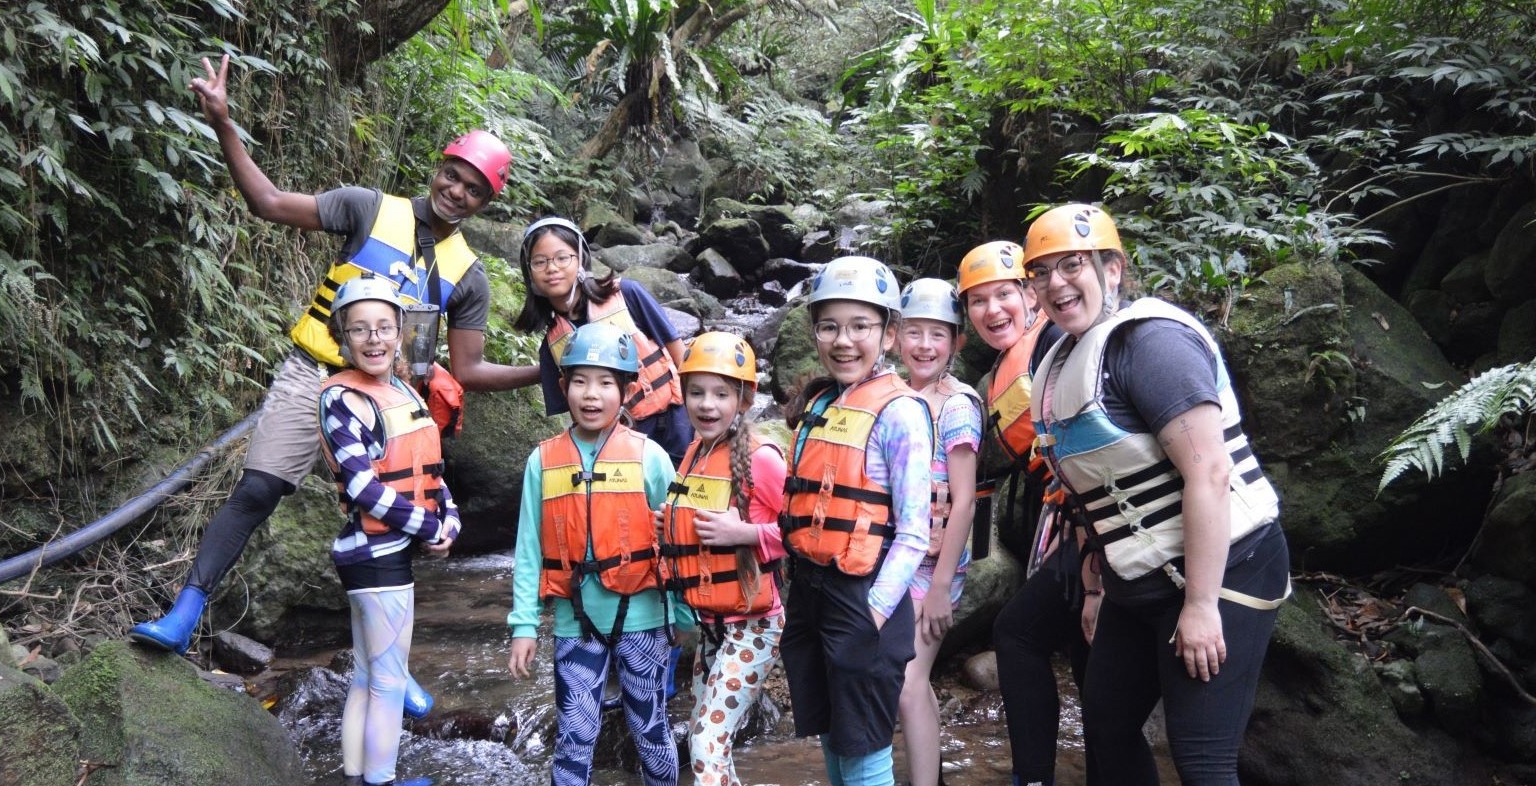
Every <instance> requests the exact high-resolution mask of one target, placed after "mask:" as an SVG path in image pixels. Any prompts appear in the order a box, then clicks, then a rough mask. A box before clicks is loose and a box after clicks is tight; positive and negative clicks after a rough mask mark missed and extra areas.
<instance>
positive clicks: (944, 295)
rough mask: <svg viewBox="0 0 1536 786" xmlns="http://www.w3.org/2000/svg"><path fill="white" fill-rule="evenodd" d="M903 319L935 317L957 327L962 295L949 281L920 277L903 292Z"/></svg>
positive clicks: (934, 318) (960, 323) (959, 324)
mask: <svg viewBox="0 0 1536 786" xmlns="http://www.w3.org/2000/svg"><path fill="white" fill-rule="evenodd" d="M901 318H902V319H933V320H937V321H939V322H945V323H948V324H951V325H954V326H955V327H960V326H961V325H963V324H964V323H963V322H961V321H960V296H959V295H958V294H957V293H956V292H955V287H954V285H953V284H950V283H949V282H948V281H943V280H941V279H937V278H919V279H917V280H915V281H913V282H912V283H910V284H908V285H907V288H906V289H904V290H902V292H901Z"/></svg>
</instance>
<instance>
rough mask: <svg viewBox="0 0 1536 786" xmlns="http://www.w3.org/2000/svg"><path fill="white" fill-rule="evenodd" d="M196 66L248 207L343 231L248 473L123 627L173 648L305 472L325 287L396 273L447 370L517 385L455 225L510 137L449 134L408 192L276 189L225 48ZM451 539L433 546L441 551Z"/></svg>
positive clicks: (313, 453)
mask: <svg viewBox="0 0 1536 786" xmlns="http://www.w3.org/2000/svg"><path fill="white" fill-rule="evenodd" d="M203 67H204V69H205V72H206V73H205V76H204V77H202V78H197V79H193V80H192V84H191V85H189V86H188V87H189V89H190V90H192V92H194V93H196V94H197V97H198V99H199V101H200V102H201V104H202V108H203V114H204V115H205V116H206V118H207V120H208V125H209V126H210V127H212V128H213V130H214V133H216V134H217V135H218V139H219V146H220V148H221V149H222V151H223V154H224V160H225V162H226V163H227V164H228V166H229V172H230V176H231V177H232V179H233V180H234V183H235V187H236V188H238V189H240V194H241V196H243V197H245V202H246V205H248V206H249V207H250V209H251V212H252V213H254V214H255V215H256V216H257V217H259V218H263V219H266V220H268V221H272V222H275V223H279V224H284V225H287V226H291V227H297V228H299V229H304V230H324V231H326V232H329V233H331V234H335V235H341V236H342V237H343V238H344V240H343V244H342V248H341V252H340V254H339V255H338V257H337V260H336V261H335V263H334V264H332V266H331V268H330V270H329V271H328V272H327V274H326V276H325V279H324V280H323V281H322V282H321V284H320V286H319V288H318V289H317V290H316V291H315V297H314V300H313V302H312V303H311V304H310V306H309V308H307V309H306V310H305V313H304V314H303V315H302V316H301V317H300V318H299V321H298V323H297V324H296V325H294V327H293V329H292V331H291V332H290V335H291V336H292V337H293V340H294V344H295V346H294V349H293V351H292V352H291V353H290V354H289V356H288V357H287V359H286V360H285V361H284V362H283V364H282V366H281V367H280V368H279V369H278V372H277V375H276V377H275V378H274V379H273V382H272V387H271V388H270V389H269V391H268V393H267V396H266V398H265V400H264V401H263V402H262V408H261V418H260V420H259V421H258V422H257V425H256V430H255V432H254V433H253V434H252V436H251V441H250V446H249V448H248V449H247V452H246V457H245V471H244V474H243V475H242V476H241V478H240V481H239V482H238V483H237V484H236V485H235V488H234V490H233V491H232V492H231V493H230V496H229V499H228V500H226V501H225V503H224V505H223V506H222V507H220V508H219V510H218V512H217V513H215V514H214V517H213V519H212V520H211V521H210V522H209V524H208V528H207V530H206V531H205V532H204V534H203V539H202V542H201V543H200V544H199V545H198V552H197V557H196V559H195V561H194V562H193V565H192V571H191V575H190V576H188V578H187V582H186V584H185V586H183V587H182V589H181V591H180V593H179V594H178V595H177V598H176V603H175V605H174V606H173V607H172V609H171V611H170V612H169V613H168V614H167V615H166V616H165V617H163V618H161V619H158V620H154V621H151V622H144V623H140V624H138V625H135V626H134V627H133V630H132V631H131V632H130V634H129V635H130V636H131V637H132V638H133V639H134V640H136V641H139V642H141V643H144V644H148V645H151V646H154V647H158V648H161V649H166V650H171V651H175V652H178V653H180V652H185V651H186V650H187V647H188V645H189V644H190V642H191V637H192V631H193V629H194V628H195V627H196V625H197V621H198V618H199V617H200V616H201V615H202V611H203V607H204V605H205V604H206V601H207V596H208V595H209V594H210V593H212V592H213V590H214V588H215V587H216V586H217V585H218V583H219V581H220V580H221V579H222V578H223V577H224V574H225V573H226V572H227V571H228V570H229V568H230V567H232V566H233V565H234V563H235V561H236V560H237V559H239V557H240V553H241V552H242V551H243V550H244V549H245V544H246V542H247V541H248V540H249V539H250V536H251V534H252V533H253V532H254V531H255V529H256V528H257V527H258V526H260V525H261V523H262V522H264V521H266V520H267V517H268V516H270V515H271V514H272V511H273V510H274V509H276V508H277V504H278V502H279V501H281V500H282V498H283V497H284V496H285V495H287V494H290V493H292V492H293V491H294V489H295V488H296V487H297V485H298V483H299V482H300V481H301V480H303V478H304V476H305V475H307V474H309V471H310V468H311V466H312V465H313V464H314V462H315V459H316V458H317V457H318V456H319V455H320V441H319V439H318V438H317V436H316V432H315V427H314V419H315V412H316V411H317V407H318V406H319V395H320V387H321V383H322V382H323V381H324V380H325V377H326V376H327V374H328V373H329V372H330V371H331V370H333V369H336V368H339V367H341V365H342V360H341V357H340V354H339V350H338V347H337V345H336V342H335V341H334V340H333V339H332V338H331V336H330V334H329V332H328V331H327V328H326V321H327V320H328V319H329V317H330V308H331V302H332V299H333V298H334V297H335V296H336V292H337V290H339V289H340V288H341V285H342V284H343V283H344V282H346V281H347V280H349V279H352V278H355V277H357V276H359V275H363V274H364V273H372V274H373V275H375V276H378V277H380V278H384V279H388V280H389V281H391V282H392V283H393V284H394V286H395V287H396V289H397V294H398V295H399V297H400V299H401V301H402V302H403V303H406V304H408V305H413V304H414V305H425V306H435V307H436V308H437V309H438V311H439V313H442V314H444V315H446V317H447V324H448V354H449V357H450V358H451V362H452V365H453V376H454V378H456V379H457V380H458V381H459V382H460V383H462V385H463V386H464V387H465V388H468V389H471V390H505V389H510V388H511V387H513V378H512V376H511V372H512V370H513V369H512V367H510V366H504V365H498V364H494V363H489V362H486V360H485V357H484V349H485V325H486V319H487V316H488V314H489V311H490V283H489V281H488V280H487V278H486V275H485V268H484V267H483V266H482V264H481V263H480V261H479V260H478V259H477V258H476V256H475V254H474V252H473V251H471V250H470V249H469V246H468V245H467V244H466V243H465V241H464V238H463V236H462V235H461V234H460V233H459V231H458V224H459V222H460V221H462V220H464V219H466V218H468V217H470V216H472V215H474V214H476V213H478V212H480V211H481V210H482V209H483V208H485V206H486V205H488V204H489V203H490V201H491V199H493V198H494V197H495V196H496V194H498V193H500V191H501V189H502V187H503V186H504V185H505V184H506V181H507V177H508V175H509V174H510V170H511V164H512V154H511V152H510V151H508V150H507V146H506V145H504V144H502V142H501V140H499V139H497V138H496V137H495V136H493V135H491V134H490V133H487V132H485V131H478V130H477V131H471V132H469V133H467V134H465V135H463V136H461V137H459V138H458V139H455V140H454V141H453V142H451V143H450V144H449V145H448V146H447V147H446V148H445V149H444V150H443V155H444V158H443V162H442V165H441V166H440V167H438V169H437V172H436V173H435V174H434V175H433V177H432V180H431V182H430V183H429V184H428V189H427V192H428V193H427V195H426V196H425V197H417V198H414V199H407V198H404V197H398V196H392V195H389V194H384V193H382V192H380V191H378V190H376V189H368V188H360V187H343V188H337V189H334V190H331V191H326V192H324V193H321V194H318V195H316V194H304V193H297V192H292V191H283V190H281V189H279V188H277V187H276V186H275V185H273V183H272V181H271V180H270V179H269V178H268V177H267V175H266V174H265V173H263V172H262V171H261V168H260V167H258V166H257V165H256V162H255V161H254V160H253V159H252V158H251V155H250V153H249V152H247V151H246V149H245V145H244V144H242V143H241V141H240V132H239V129H238V127H237V126H236V125H235V123H234V121H233V120H231V119H230V116H229V99H228V93H227V90H226V81H227V77H228V74H229V57H228V56H227V55H226V56H225V57H224V59H223V60H222V62H221V63H220V65H219V68H218V70H217V71H215V70H214V68H213V65H212V64H211V63H210V62H209V61H208V60H207V59H206V58H205V59H204V60H203ZM434 348H435V347H434ZM449 545H450V544H449V543H444V544H442V545H440V546H435V547H430V548H429V549H428V550H429V551H431V552H432V553H433V554H434V555H437V556H441V555H443V554H446V553H447V551H448V546H449ZM414 687H415V686H414V685H413V688H414ZM430 703H431V698H430V697H429V696H425V694H422V693H420V692H419V690H413V692H412V697H411V698H410V699H408V703H407V711H408V712H411V713H412V714H418V713H419V714H424V713H425V712H426V710H427V709H429V708H430Z"/></svg>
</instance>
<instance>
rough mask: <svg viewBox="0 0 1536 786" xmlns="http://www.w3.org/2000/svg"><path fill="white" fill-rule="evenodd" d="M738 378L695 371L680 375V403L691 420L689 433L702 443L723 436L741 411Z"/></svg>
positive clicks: (740, 387)
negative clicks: (681, 386) (681, 391)
mask: <svg viewBox="0 0 1536 786" xmlns="http://www.w3.org/2000/svg"><path fill="white" fill-rule="evenodd" d="M743 387H744V385H743V384H742V383H741V381H740V380H735V379H727V378H725V377H722V376H720V375H719V374H710V373H707V372H702V371H697V372H693V373H690V374H687V375H685V376H684V377H683V405H684V406H685V407H687V408H688V419H689V420H690V421H692V422H693V433H694V434H697V435H698V436H699V438H700V439H702V440H704V442H705V443H706V444H713V443H714V442H716V441H717V440H719V439H720V438H722V437H724V436H725V435H726V433H727V432H728V431H730V429H731V424H732V423H734V422H735V421H736V413H738V412H740V411H741V406H742V401H741V398H742V394H741V391H742V388H743Z"/></svg>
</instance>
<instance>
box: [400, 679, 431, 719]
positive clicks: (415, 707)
mask: <svg viewBox="0 0 1536 786" xmlns="http://www.w3.org/2000/svg"><path fill="white" fill-rule="evenodd" d="M407 676H409V675H407ZM431 711H432V694H430V693H428V692H427V689H426V688H423V687H421V683H419V682H417V681H416V678H415V677H411V678H410V681H409V682H407V683H405V714H406V715H409V716H411V717H412V718H425V717H427V713H429V712H431Z"/></svg>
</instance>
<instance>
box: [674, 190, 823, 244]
mask: <svg viewBox="0 0 1536 786" xmlns="http://www.w3.org/2000/svg"><path fill="white" fill-rule="evenodd" d="M725 218H744V219H747V220H748V221H750V222H752V224H753V225H755V226H756V227H757V231H758V234H759V235H761V236H762V238H763V241H764V242H765V243H767V244H768V253H769V255H771V256H776V257H789V256H795V255H796V254H797V253H798V252H799V251H800V244H801V240H802V239H803V238H804V237H805V228H804V227H803V226H802V225H801V224H800V222H799V220H798V219H797V217H796V214H795V209H794V208H793V207H791V206H789V205H758V204H751V203H747V202H738V201H736V200H734V199H724V198H721V199H712V200H710V202H709V206H708V207H706V208H705V209H704V215H703V216H702V217H701V219H700V223H701V224H705V225H708V224H713V223H714V222H716V221H719V220H721V219H725Z"/></svg>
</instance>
